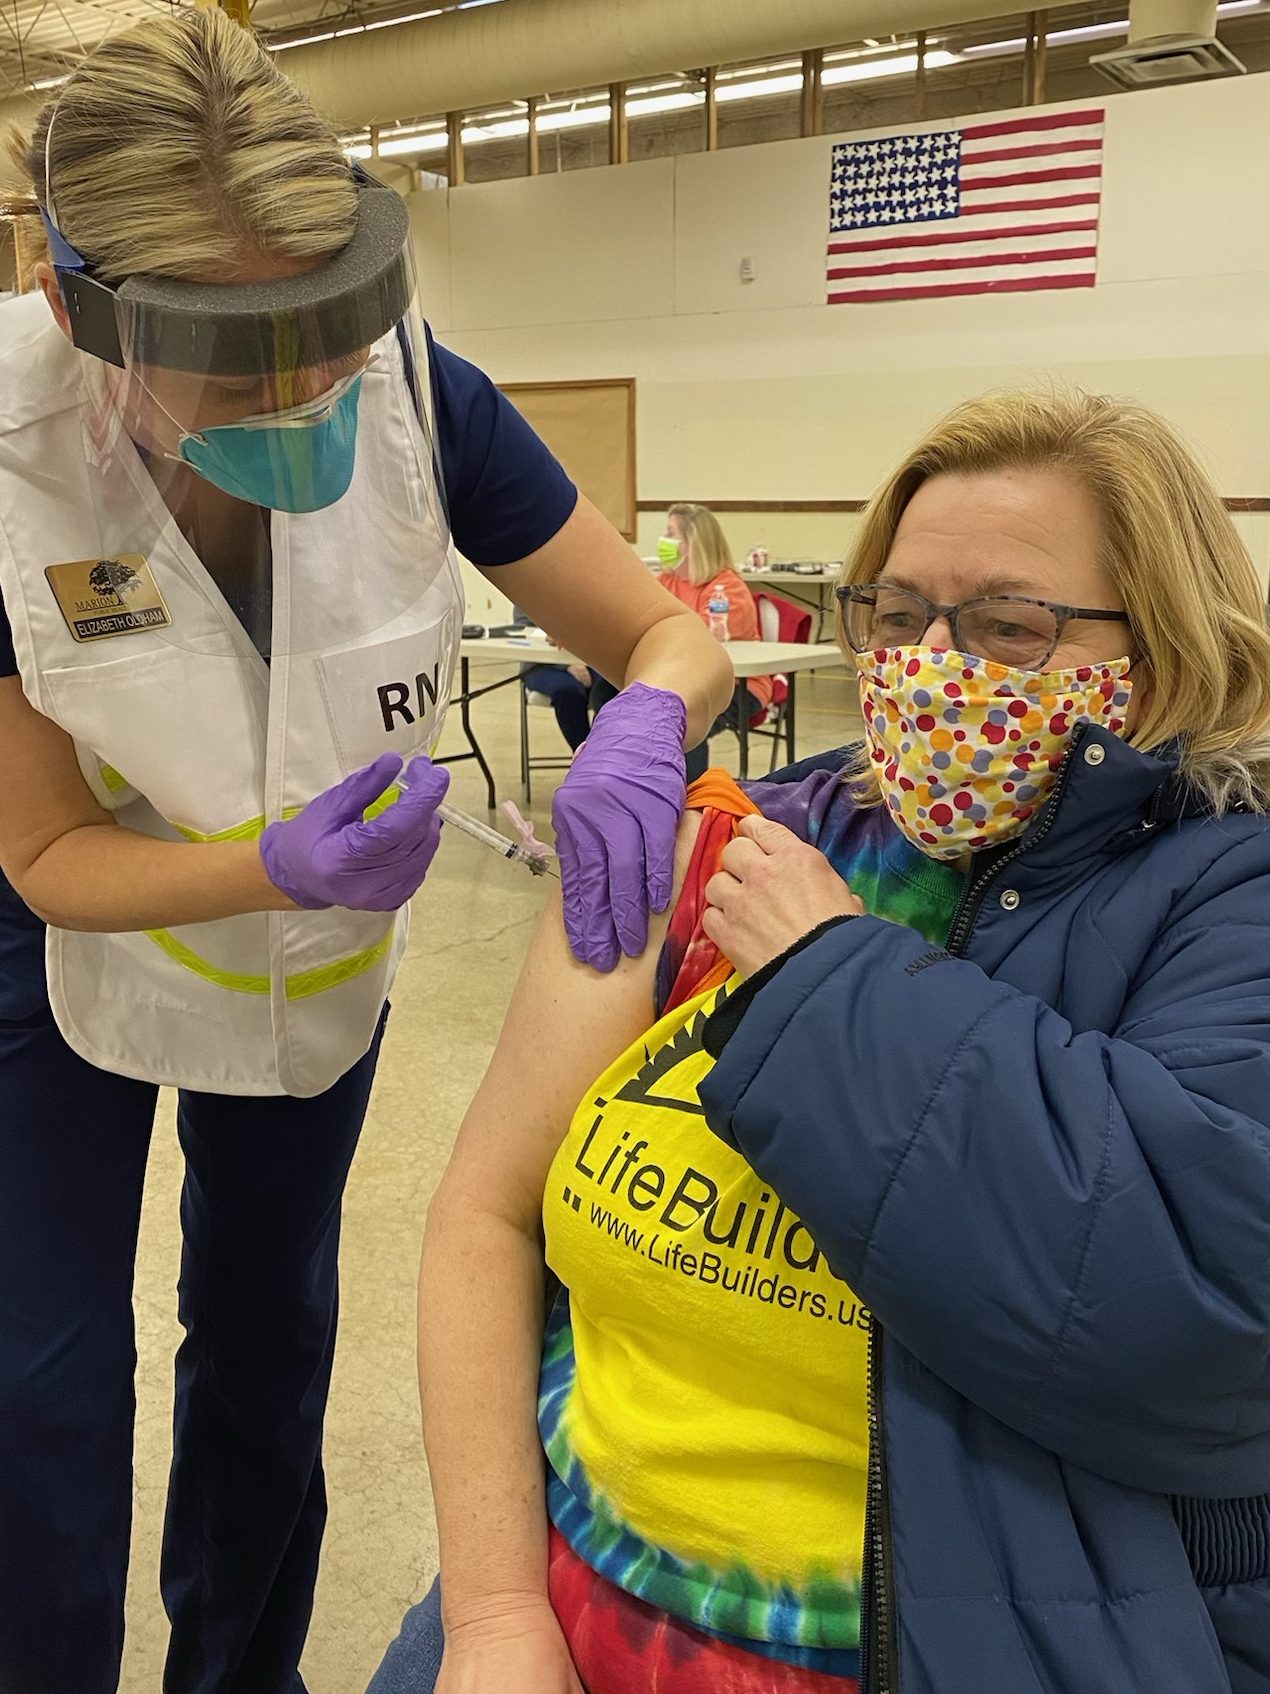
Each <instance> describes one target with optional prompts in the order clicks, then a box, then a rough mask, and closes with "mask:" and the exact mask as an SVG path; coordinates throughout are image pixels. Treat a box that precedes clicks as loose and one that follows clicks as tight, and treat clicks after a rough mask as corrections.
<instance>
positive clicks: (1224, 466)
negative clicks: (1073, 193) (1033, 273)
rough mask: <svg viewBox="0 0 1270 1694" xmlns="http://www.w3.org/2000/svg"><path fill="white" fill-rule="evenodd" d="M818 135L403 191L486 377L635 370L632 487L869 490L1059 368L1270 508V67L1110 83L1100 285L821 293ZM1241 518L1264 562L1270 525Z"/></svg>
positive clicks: (842, 528)
mask: <svg viewBox="0 0 1270 1694" xmlns="http://www.w3.org/2000/svg"><path fill="white" fill-rule="evenodd" d="M833 139H834V138H832V137H817V138H815V139H811V140H806V141H791V142H781V143H775V144H772V145H769V146H764V147H752V148H738V149H734V150H730V151H727V152H723V153H716V154H696V155H686V156H683V157H680V158H677V159H664V160H654V161H651V162H648V163H643V164H636V165H627V166H623V167H620V168H618V169H597V170H590V171H575V172H569V173H565V174H563V175H557V176H549V177H540V178H537V179H534V180H528V179H526V180H520V181H511V182H498V183H489V184H484V185H476V186H469V187H465V188H461V189H457V190H455V191H453V192H447V191H444V190H440V191H433V192H430V193H424V194H418V195H415V196H414V197H413V199H412V202H411V206H412V213H413V216H414V220H415V232H416V242H417V248H418V253H419V261H420V268H421V276H422V285H423V294H424V300H425V308H426V310H427V312H428V315H429V316H430V318H431V320H432V322H433V325H434V327H435V328H436V330H437V332H438V334H439V335H440V337H441V339H442V340H444V341H445V342H446V343H447V344H448V345H450V346H452V347H454V348H455V349H456V350H457V351H458V352H460V353H462V354H464V355H465V356H466V357H468V358H471V359H473V360H475V361H476V362H477V363H478V364H480V365H482V366H483V367H484V368H485V369H486V370H488V371H489V372H490V373H491V374H492V375H493V376H494V377H495V378H496V379H498V380H502V381H524V380H550V379H563V378H570V377H586V376H627V375H633V376H635V377H636V378H637V379H638V382H639V492H640V497H641V498H642V499H663V498H680V499H682V498H689V499H692V498H695V499H707V500H709V499H718V500H722V499H732V500H743V499H767V500H797V499H842V498H860V497H864V496H866V495H867V494H868V493H869V491H870V490H871V489H872V488H873V487H874V486H875V484H876V483H877V481H878V480H879V478H880V477H881V476H882V475H883V474H884V473H885V472H886V470H887V469H888V468H889V466H890V465H891V464H892V463H893V462H894V460H895V458H896V457H897V455H898V454H899V453H900V452H901V451H902V450H903V448H904V447H905V445H906V444H907V443H908V442H910V441H911V440H912V439H913V438H914V436H915V435H917V434H918V433H919V432H920V431H921V430H922V429H923V428H924V427H925V426H926V425H927V424H928V423H929V422H930V420H931V419H932V418H933V417H935V416H936V415H937V414H938V413H939V412H940V411H941V410H942V409H944V408H945V407H947V406H948V405H950V404H952V403H953V402H955V401H956V400H958V399H960V398H962V397H964V396H965V395H967V394H970V393H975V392H979V391H981V390H983V389H985V388H990V387H994V386H1000V385H1002V384H1009V383H1019V382H1035V381H1048V380H1054V379H1059V380H1069V381H1076V382H1080V383H1082V384H1084V385H1085V386H1087V387H1091V388H1094V389H1102V390H1109V391H1114V392H1117V393H1122V394H1129V395H1133V396H1135V397H1136V398H1138V399H1141V400H1143V401H1145V402H1146V403H1147V404H1149V405H1152V406H1156V407H1158V408H1159V409H1160V410H1161V411H1163V412H1164V413H1166V414H1167V415H1168V416H1169V417H1170V418H1172V419H1173V420H1174V421H1175V422H1176V423H1177V424H1178V425H1179V426H1180V427H1181V428H1182V429H1183V430H1184V431H1185V432H1186V433H1187V434H1188V436H1189V437H1190V438H1191V440H1192V441H1193V442H1194V443H1195V444H1196V446H1197V447H1198V448H1199V450H1200V451H1201V453H1202V454H1203V455H1204V457H1205V458H1206V460H1207V461H1208V463H1209V464H1210V466H1211V468H1212V470H1213V474H1214V476H1215V478H1216V480H1217V482H1218V484H1219V485H1220V487H1221V490H1222V492H1223V493H1225V494H1231V495H1260V496H1270V309H1268V307H1270V220H1267V219H1264V218H1262V217H1261V216H1260V215H1259V214H1258V212H1257V208H1256V205H1255V203H1250V201H1249V197H1248V187H1247V185H1248V182H1249V178H1250V176H1255V173H1256V171H1257V170H1258V167H1259V163H1260V161H1262V160H1265V159H1266V158H1268V157H1270V75H1261V76H1250V77H1247V78H1244V79H1241V80H1239V81H1232V82H1229V83H1222V84H1220V85H1219V86H1215V87H1206V86H1198V85H1196V86H1189V87H1183V88H1178V89H1165V90H1155V91H1151V92H1148V93H1140V94H1134V95H1129V96H1122V97H1112V98H1109V99H1108V101H1107V131H1106V174H1105V183H1104V210H1103V226H1102V234H1101V250H1100V261H1099V272H1100V281H1099V286H1098V287H1097V288H1096V289H1093V290H1089V291H1087V292H1086V291H1081V292H1071V293H1053V294H1040V295H1013V296H1011V295H1004V296H1000V297H996V298H988V297H978V298H971V299H965V300H948V301H942V302H938V303H928V302H906V303H898V304H893V305H883V306H872V307H863V306H861V307H843V306H837V307H829V306H826V305H824V304H823V303H822V302H823V298H824V281H823V269H824V246H825V237H826V224H825V199H826V185H827V173H828V160H829V149H830V147H831V145H832V141H833ZM742 258H749V259H750V260H751V262H752V264H753V267H754V273H755V280H754V281H753V282H751V283H744V282H742V281H741V279H740V263H741V260H742ZM724 523H725V528H726V529H727V531H728V534H729V537H730V539H731V541H732V543H733V546H734V548H735V549H736V551H737V553H738V554H740V553H741V552H743V551H744V550H745V549H746V548H748V547H749V546H750V545H752V544H755V543H758V544H762V545H765V546H767V547H768V548H769V550H770V551H771V552H772V553H773V555H784V556H794V557H800V556H801V557H807V556H813V557H839V556H841V554H842V551H843V549H844V547H845V546H846V545H847V544H848V542H849V539H850V534H851V530H852V524H853V520H852V519H850V518H843V517H838V516H795V515H780V514H771V515H745V516H739V517H734V516H731V515H729V516H727V517H725V519H724ZM1240 527H1241V529H1242V530H1243V531H1244V533H1245V535H1246V537H1247V539H1248V541H1249V545H1250V546H1251V547H1252V549H1253V551H1254V554H1255V556H1256V558H1257V561H1258V564H1259V566H1260V568H1261V570H1262V572H1263V575H1264V574H1266V571H1267V566H1268V565H1270V519H1267V518H1262V517H1258V518H1251V519H1246V520H1241V522H1240ZM660 528H661V520H660V518H659V517H658V516H656V515H653V514H649V515H648V516H647V517H646V518H645V519H644V520H643V521H642V523H641V529H640V538H639V546H640V548H641V550H642V551H647V550H648V549H649V546H650V544H651V542H652V540H653V539H654V538H655V536H656V535H657V533H658V532H659V530H660Z"/></svg>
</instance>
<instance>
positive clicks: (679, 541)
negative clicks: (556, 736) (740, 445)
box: [591, 504, 772, 782]
mask: <svg viewBox="0 0 1270 1694" xmlns="http://www.w3.org/2000/svg"><path fill="white" fill-rule="evenodd" d="M657 554H658V557H659V558H660V560H661V562H662V566H663V569H662V573H661V584H662V587H663V588H665V589H667V590H668V591H669V592H670V593H671V594H673V595H674V596H675V599H676V600H682V601H683V603H684V605H685V606H689V607H691V608H692V610H693V611H694V612H696V613H697V614H698V616H699V617H700V618H701V620H702V622H703V623H705V624H707V625H708V624H709V622H710V602H711V601H712V600H714V599H716V598H717V597H718V596H720V595H722V596H723V598H724V599H726V601H727V603H728V640H729V641H758V640H759V639H760V636H759V628H758V607H757V606H756V605H755V603H754V596H753V594H751V592H750V589H749V585H748V583H746V582H744V581H743V580H742V579H741V577H740V576H739V575H738V573H737V572H736V571H735V570H734V569H733V567H732V555H731V553H730V552H729V551H728V543H727V537H726V536H725V535H724V533H723V530H722V528H721V527H720V524H719V520H718V518H716V517H715V515H714V513H713V512H712V511H711V510H710V508H709V507H708V506H692V505H688V504H679V505H675V506H671V507H670V508H669V509H668V510H667V513H666V533H665V535H663V536H662V538H661V540H660V541H659V542H658V543H657ZM616 692H617V690H616V689H615V688H614V687H613V686H612V684H611V683H609V682H608V681H607V680H606V679H605V678H603V677H597V678H596V681H595V684H594V685H593V687H592V690H591V711H592V713H593V714H594V713H595V712H598V711H599V710H600V708H601V706H604V705H605V704H607V702H608V701H609V700H611V699H612V698H613V696H614V695H615V694H616ZM745 703H746V711H747V713H748V716H749V718H750V720H751V721H752V720H753V719H755V718H757V717H758V716H760V714H761V713H763V712H764V711H766V709H767V707H768V706H770V705H771V703H772V679H771V677H770V676H749V677H746V679H745ZM736 727H737V704H736V697H735V696H733V698H732V700H731V701H730V702H729V703H728V706H727V708H726V710H724V711H723V712H721V713H720V714H719V716H718V718H717V719H716V720H715V723H714V725H713V727H712V728H711V731H710V734H711V735H720V734H722V732H723V731H724V730H725V729H730V730H735V729H736ZM709 762H710V743H709V741H708V740H706V741H701V742H699V743H698V744H697V746H695V747H690V748H689V749H688V755H687V773H688V781H689V782H695V781H696V779H697V778H698V777H699V776H700V775H701V774H702V773H703V772H704V770H705V768H706V766H707V765H708V764H709Z"/></svg>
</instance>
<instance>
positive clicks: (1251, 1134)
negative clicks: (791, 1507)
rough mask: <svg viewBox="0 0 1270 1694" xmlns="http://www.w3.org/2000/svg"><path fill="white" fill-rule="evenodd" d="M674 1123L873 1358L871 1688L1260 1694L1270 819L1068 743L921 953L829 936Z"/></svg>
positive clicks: (1267, 1514) (1111, 747) (1264, 1689)
mask: <svg viewBox="0 0 1270 1694" xmlns="http://www.w3.org/2000/svg"><path fill="white" fill-rule="evenodd" d="M842 760H843V754H842V752H839V753H838V754H836V755H830V756H829V757H828V759H827V760H825V761H810V762H808V763H807V764H804V765H803V766H800V767H794V769H793V770H792V771H791V772H788V773H785V777H786V779H787V780H788V779H793V778H797V777H800V776H802V775H804V774H805V773H806V772H807V771H808V770H809V769H810V768H812V766H813V765H814V764H826V763H834V764H841V762H842ZM954 954H956V955H957V956H953V955H954ZM742 992H743V993H744V991H742ZM701 1099H702V1103H703V1105H704V1107H705V1110H706V1115H707V1118H708V1120H709V1122H710V1125H711V1127H712V1128H713V1130H714V1131H715V1133H716V1134H718V1135H720V1136H721V1137H722V1138H723V1139H724V1140H725V1141H727V1142H728V1143H729V1144H730V1145H731V1146H733V1147H735V1148H737V1149H738V1150H739V1151H740V1152H741V1153H742V1154H743V1155H744V1157H745V1158H746V1159H747V1160H748V1161H749V1163H750V1164H751V1165H753V1166H754V1167H755V1168H756V1169H757V1170H758V1171H759V1172H760V1173H761V1174H762V1175H763V1177H764V1178H765V1179H767V1180H768V1181H770V1182H771V1183H772V1184H773V1186H774V1187H775V1188H776V1189H777V1190H779V1192H780V1194H781V1195H782V1197H783V1198H784V1200H785V1201H786V1203H787V1204H788V1205H789V1206H790V1207H791V1208H792V1209H793V1210H794V1211H796V1212H797V1213H798V1214H799V1215H800V1216H801V1217H803V1218H804V1219H805V1220H806V1222H807V1224H808V1227H809V1228H810V1229H811V1230H812V1232H813V1233H814V1235H815V1236H816V1239H817V1241H818V1242H819V1243H820V1245H821V1247H822V1249H823V1250H824V1252H825V1253H826V1255H827V1257H828V1260H829V1262H830V1264H831V1265H832V1267H833V1269H834V1271H835V1272H836V1273H837V1274H838V1275H840V1276H842V1277H843V1278H845V1279H846V1280H847V1281H848V1282H849V1283H850V1285H851V1286H852V1288H853V1289H855V1290H856V1291H857V1292H858V1293H859V1294H860V1295H861V1296H862V1297H863V1298H864V1299H865V1300H866V1301H867V1303H868V1305H869V1306H870V1308H871V1309H872V1311H873V1313H874V1314H875V1318H876V1320H877V1322H878V1323H879V1324H880V1326H881V1344H880V1346H879V1347H878V1348H877V1350H876V1351H877V1355H878V1365H879V1367H880V1368H879V1370H878V1373H877V1379H878V1388H879V1391H880V1403H879V1404H880V1423H879V1440H878V1441H877V1443H876V1444H875V1445H876V1450H877V1457H878V1459H879V1461H882V1460H884V1461H885V1470H884V1474H883V1475H882V1477H881V1478H880V1481H881V1484H882V1486H881V1491H880V1494H879V1500H878V1511H879V1518H878V1522H879V1525H880V1531H881V1535H882V1540H883V1543H884V1558H883V1560H882V1567H881V1570H880V1571H879V1570H878V1569H876V1568H875V1569H874V1571H873V1573H872V1574H873V1576H874V1577H875V1578H880V1584H881V1585H880V1586H878V1587H876V1601H875V1602H874V1603H870V1602H869V1601H866V1610H867V1612H868V1625H867V1628H868V1636H869V1639H870V1642H871V1645H872V1647H873V1649H874V1654H873V1662H872V1665H871V1669H870V1674H869V1679H868V1680H869V1683H871V1685H872V1688H874V1689H881V1690H883V1691H884V1694H1231V1691H1233V1694H1270V1131H1268V1129H1267V1124H1268V1123H1270V821H1267V820H1266V819H1264V818H1261V817H1254V816H1245V815H1233V816H1227V817H1225V818H1220V819H1218V818H1213V817H1211V816H1203V815H1200V814H1199V812H1198V810H1197V809H1195V808H1192V807H1190V806H1188V803H1187V799H1186V796H1185V794H1184V793H1183V792H1182V790H1181V788H1180V785H1179V783H1178V782H1177V779H1176V775H1175V771H1174V768H1173V766H1172V765H1171V764H1170V762H1169V761H1168V760H1164V759H1159V758H1154V757H1150V756H1147V755H1145V754H1142V753H1138V752H1135V751H1133V750H1132V749H1130V748H1129V747H1127V746H1125V745H1124V743H1123V742H1121V741H1120V740H1118V739H1117V738H1116V737H1114V736H1111V735H1108V734H1106V733H1104V732H1103V731H1100V730H1086V731H1085V732H1084V733H1083V734H1082V735H1081V736H1080V737H1078V739H1077V742H1076V744H1075V746H1074V748H1073V751H1072V754H1071V757H1070V758H1069V760H1068V762H1067V765H1066V766H1065V767H1064V773H1063V776H1062V778H1061V779H1060V785H1059V788H1058V790H1057V792H1056V795H1055V796H1054V798H1053V800H1052V801H1051V802H1050V804H1049V806H1048V807H1047V808H1046V809H1045V811H1044V812H1043V813H1042V814H1041V815H1040V817H1038V819H1037V820H1036V821H1035V822H1034V823H1033V825H1032V826H1031V828H1030V830H1029V831H1028V833H1027V834H1026V835H1025V836H1024V837H1022V838H1021V840H1020V841H1018V842H1015V843H1012V844H1011V845H1010V846H1009V847H1008V848H1004V849H997V850H996V852H995V853H994V854H990V855H988V856H986V857H985V856H980V858H979V859H978V860H977V861H976V867H975V871H974V873H973V874H972V876H971V878H970V881H969V884H968V889H967V894H966V897H965V899H964V900H963V905H962V909H961V911H960V912H959V914H958V918H957V920H956V921H955V922H954V925H953V930H952V934H951V936H950V942H949V951H948V952H946V953H940V952H939V951H938V950H936V951H935V952H932V949H931V947H930V944H929V943H928V942H927V941H925V940H923V939H922V938H921V937H920V936H918V935H916V934H915V933H914V932H913V931H911V930H909V929H906V928H904V927H902V926H899V925H895V924H890V923H886V922H884V921H882V920H880V919H876V918H872V917H865V918H857V919H853V920H851V921H849V922H846V923H842V924H839V925H838V926H836V927H833V928H831V929H829V930H827V931H826V932H824V933H822V934H820V935H819V936H818V938H817V939H814V940H813V941H812V942H810V944H808V945H807V946H806V947H804V948H803V949H802V950H801V951H797V952H796V953H794V954H793V955H792V956H789V957H787V959H786V960H785V962H784V963H783V964H782V965H780V967H779V968H777V969H776V970H775V971H774V973H773V974H771V975H770V977H765V979H764V980H763V981H762V985H761V986H759V987H758V989H757V992H755V993H754V994H753V995H752V997H750V998H749V1000H748V1003H746V1005H745V1009H744V1013H743V1016H742V1017H741V1020H740V1023H739V1026H738V1027H737V1028H736V1030H735V1033H733V1034H732V1035H731V1036H730V1037H729V1038H728V1039H727V1041H726V1045H725V1046H724V1047H723V1050H722V1054H721V1057H720V1060H719V1062H718V1064H717V1065H716V1066H715V1068H714V1070H713V1071H712V1073H711V1074H710V1075H709V1077H708V1078H707V1079H706V1081H705V1082H704V1083H703V1085H702V1088H701ZM883 1437H884V1439H883ZM870 1592H871V1594H872V1593H874V1589H871V1590H870Z"/></svg>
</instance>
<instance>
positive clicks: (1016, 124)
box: [961, 107, 1107, 141]
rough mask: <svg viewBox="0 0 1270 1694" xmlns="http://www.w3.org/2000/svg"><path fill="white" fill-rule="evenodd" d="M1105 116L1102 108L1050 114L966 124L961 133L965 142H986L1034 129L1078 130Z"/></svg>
mask: <svg viewBox="0 0 1270 1694" xmlns="http://www.w3.org/2000/svg"><path fill="white" fill-rule="evenodd" d="M1106 115H1107V114H1106V111H1105V110H1104V109H1103V108H1102V107H1099V109H1098V110H1097V111H1096V112H1050V113H1048V114H1047V115H1046V116H1045V117H1040V118H1010V119H1009V120H1008V121H1006V122H1005V123H999V124H967V125H966V126H965V127H964V128H963V130H962V132H961V133H962V136H963V137H964V138H965V140H967V141H986V140H987V139H988V138H989V136H993V135H1024V134H1026V133H1027V132H1028V131H1029V130H1034V129H1080V128H1083V127H1085V126H1087V125H1089V124H1100V123H1102V122H1103V120H1104V118H1105V117H1106Z"/></svg>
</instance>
